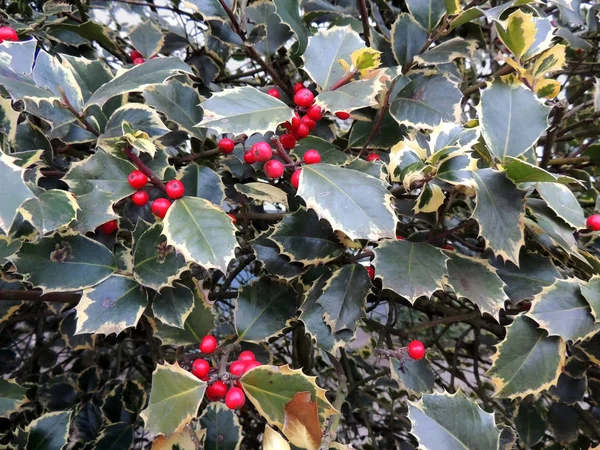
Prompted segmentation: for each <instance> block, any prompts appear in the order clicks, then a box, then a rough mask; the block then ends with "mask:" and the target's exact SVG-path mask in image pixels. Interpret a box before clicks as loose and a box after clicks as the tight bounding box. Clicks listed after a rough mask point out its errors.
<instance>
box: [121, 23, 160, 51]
mask: <svg viewBox="0 0 600 450" xmlns="http://www.w3.org/2000/svg"><path fill="white" fill-rule="evenodd" d="M129 39H130V40H131V43H132V44H133V47H134V48H135V49H136V50H137V51H138V52H140V53H141V54H142V56H143V57H144V58H146V59H150V58H151V57H152V56H154V55H156V54H157V53H158V52H159V51H160V49H161V48H162V46H163V44H164V42H165V34H164V33H163V32H162V31H161V29H160V27H159V26H158V25H157V24H156V22H155V21H153V20H145V21H143V22H141V23H140V24H138V25H136V26H135V27H134V28H133V29H132V30H131V31H130V32H129Z"/></svg>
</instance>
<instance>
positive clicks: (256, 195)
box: [235, 181, 289, 209]
mask: <svg viewBox="0 0 600 450" xmlns="http://www.w3.org/2000/svg"><path fill="white" fill-rule="evenodd" d="M235 190H236V191H238V192H239V193H240V194H243V195H245V196H246V197H248V198H250V199H253V200H257V201H259V202H267V203H273V204H281V205H284V206H285V208H286V209H288V208H289V206H288V196H287V194H286V193H285V192H284V191H282V190H281V189H279V188H278V187H275V186H273V185H270V184H267V183H261V182H258V181H257V182H253V183H246V184H242V183H237V184H236V185H235Z"/></svg>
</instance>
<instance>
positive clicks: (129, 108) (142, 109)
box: [100, 103, 169, 155]
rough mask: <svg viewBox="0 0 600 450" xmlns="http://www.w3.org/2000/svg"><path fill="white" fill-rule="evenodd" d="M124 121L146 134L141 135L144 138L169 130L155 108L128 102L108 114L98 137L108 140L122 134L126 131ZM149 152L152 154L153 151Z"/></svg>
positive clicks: (159, 134)
mask: <svg viewBox="0 0 600 450" xmlns="http://www.w3.org/2000/svg"><path fill="white" fill-rule="evenodd" d="M124 123H127V124H128V126H129V127H130V128H131V129H133V130H135V131H136V132H143V133H145V134H147V136H144V137H143V138H145V139H147V138H151V139H156V138H159V137H161V136H163V135H164V134H166V133H168V132H169V129H168V128H167V127H166V126H165V125H164V124H163V122H162V120H161V118H160V116H159V115H158V113H157V112H156V111H155V110H153V109H152V108H150V107H149V106H146V105H142V104H141V103H128V104H126V105H124V106H121V107H120V108H119V109H117V110H116V111H115V112H114V113H113V114H112V116H110V119H109V120H108V123H107V124H106V128H105V129H104V133H102V135H101V136H100V139H109V142H110V141H112V140H114V139H111V138H120V137H121V136H124V135H125V134H126V133H127V132H126V130H125V129H124V128H125V127H124ZM148 153H151V152H148ZM151 154H152V155H154V153H153V152H152V153H151Z"/></svg>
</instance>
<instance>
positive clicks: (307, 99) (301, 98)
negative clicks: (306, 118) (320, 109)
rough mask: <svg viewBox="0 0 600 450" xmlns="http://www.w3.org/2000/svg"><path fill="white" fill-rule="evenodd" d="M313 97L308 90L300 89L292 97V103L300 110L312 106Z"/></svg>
mask: <svg viewBox="0 0 600 450" xmlns="http://www.w3.org/2000/svg"><path fill="white" fill-rule="evenodd" d="M314 100H315V96H314V95H313V93H312V92H310V90H309V89H306V88H302V89H300V90H299V91H298V92H296V94H295V95H294V103H295V104H296V105H298V106H300V107H301V108H307V107H309V106H310V105H312V103H313V101H314Z"/></svg>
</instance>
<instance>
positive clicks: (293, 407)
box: [281, 392, 323, 450]
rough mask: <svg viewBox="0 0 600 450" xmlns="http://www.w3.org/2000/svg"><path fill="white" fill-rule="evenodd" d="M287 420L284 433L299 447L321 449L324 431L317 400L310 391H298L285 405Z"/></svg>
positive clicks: (313, 449)
mask: <svg viewBox="0 0 600 450" xmlns="http://www.w3.org/2000/svg"><path fill="white" fill-rule="evenodd" d="M283 409H284V414H285V421H284V425H283V430H281V431H282V432H283V434H284V435H285V436H286V437H287V438H288V439H289V441H290V442H291V443H292V444H294V445H295V446H297V447H300V448H304V449H307V450H319V448H320V446H321V439H322V438H323V432H322V431H321V423H320V420H319V410H318V407H317V402H316V401H313V400H312V394H311V393H310V392H297V393H296V394H295V395H294V397H293V398H292V400H290V401H289V402H288V403H286V405H285V406H284V407H283Z"/></svg>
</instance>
